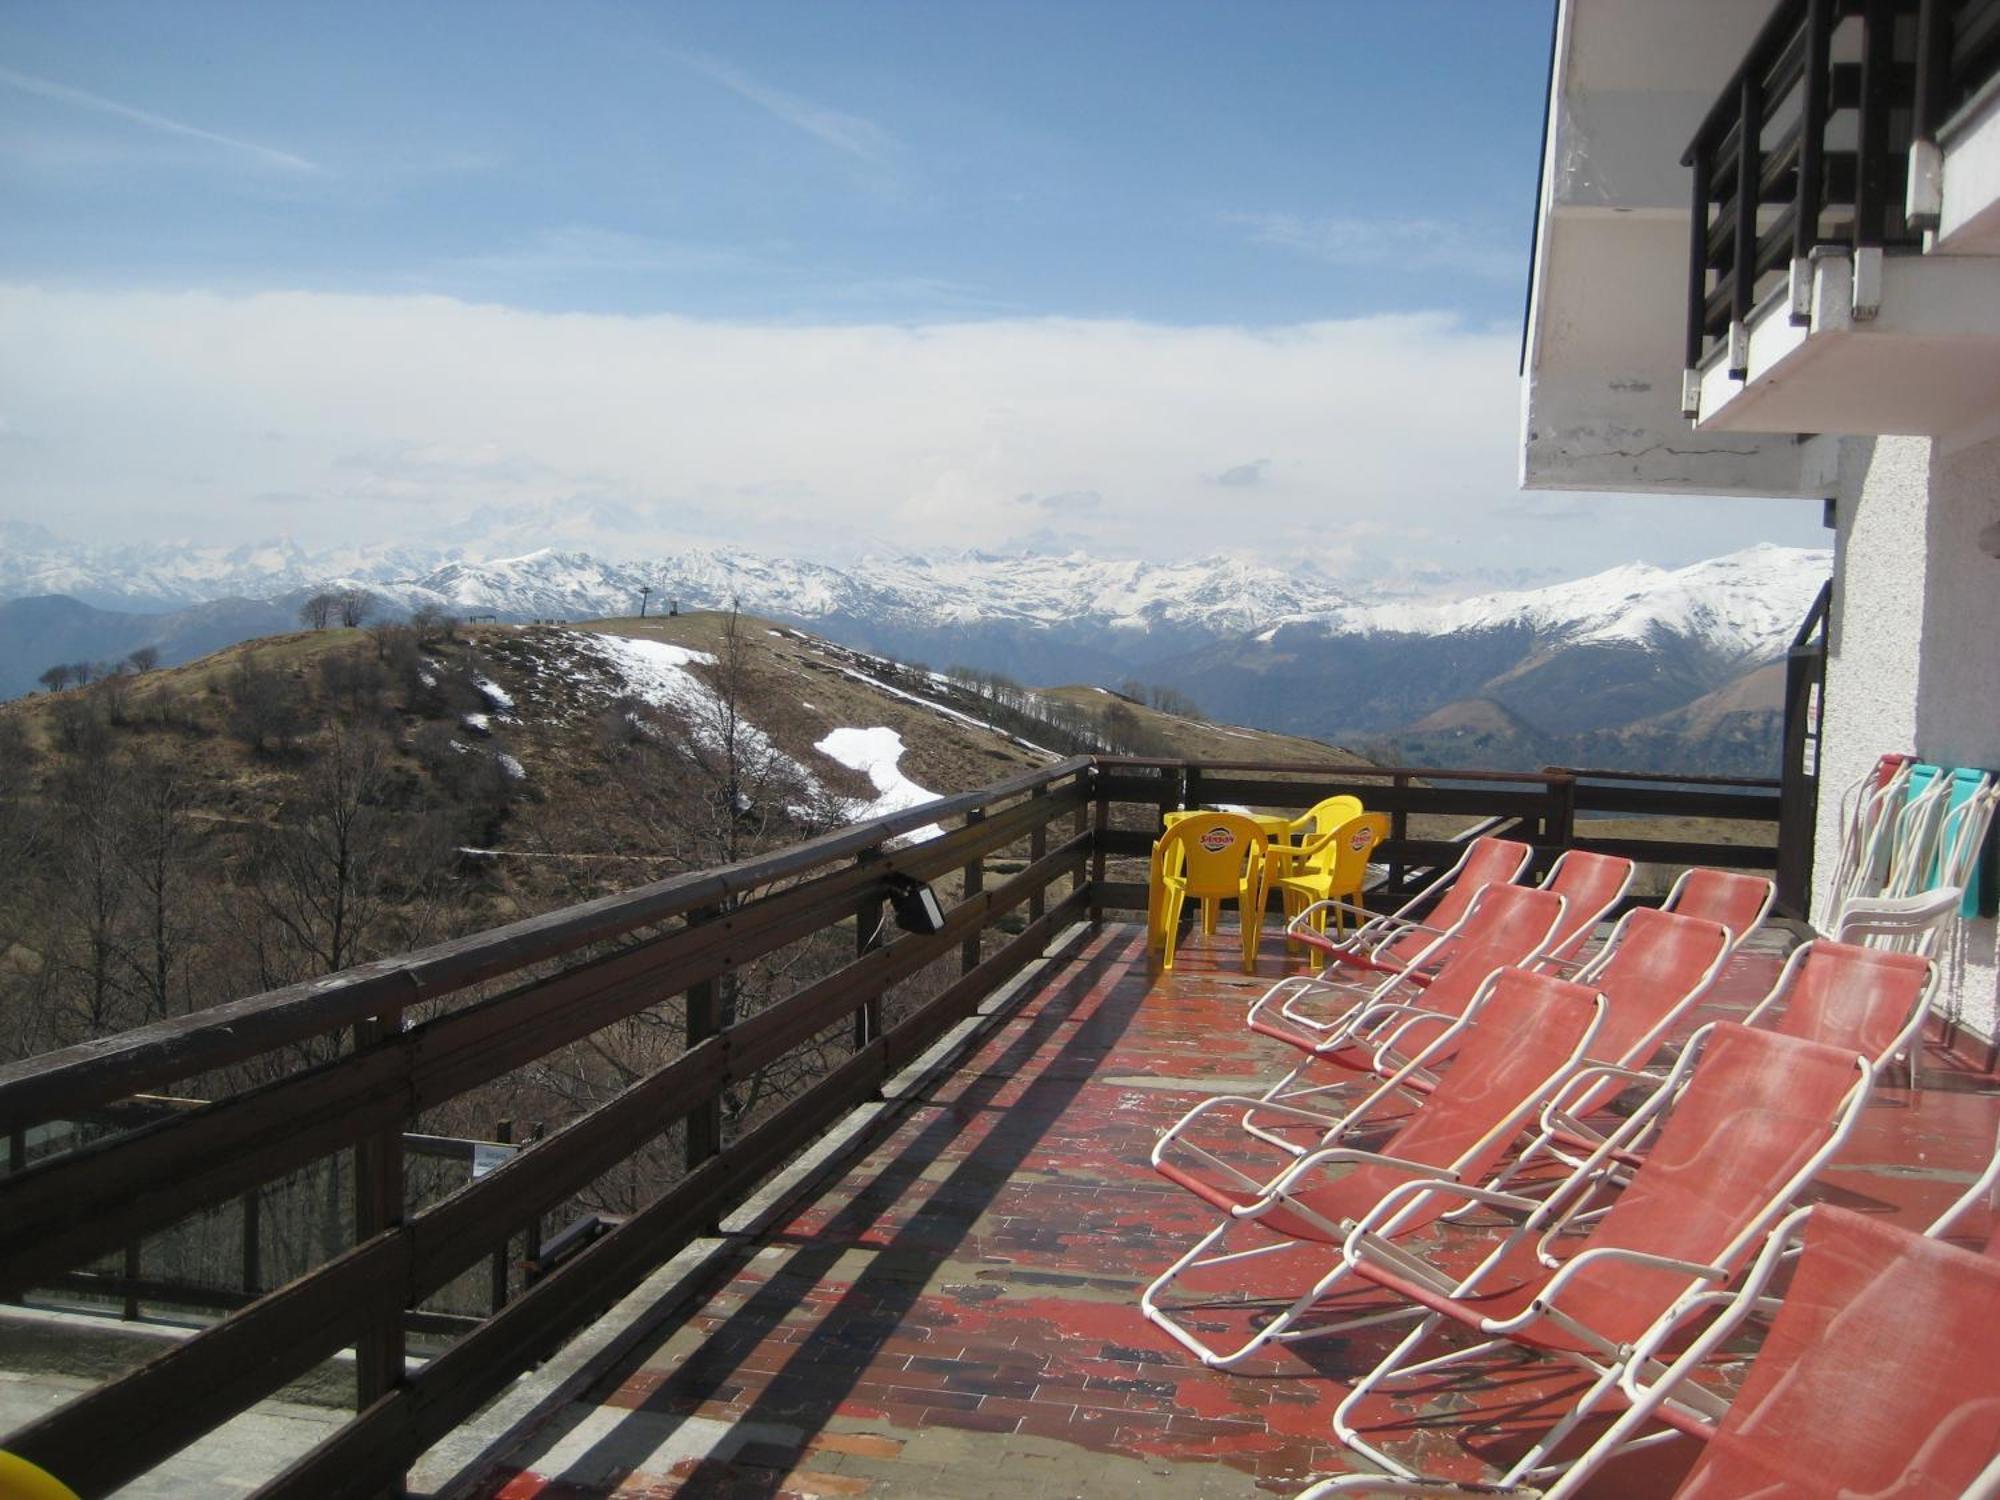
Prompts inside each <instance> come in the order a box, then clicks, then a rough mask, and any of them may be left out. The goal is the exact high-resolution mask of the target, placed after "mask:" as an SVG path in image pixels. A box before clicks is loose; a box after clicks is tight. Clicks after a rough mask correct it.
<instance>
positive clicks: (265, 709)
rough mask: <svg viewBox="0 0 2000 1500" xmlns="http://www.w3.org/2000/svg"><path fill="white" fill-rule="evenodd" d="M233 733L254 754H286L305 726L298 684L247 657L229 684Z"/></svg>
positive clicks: (231, 729)
mask: <svg viewBox="0 0 2000 1500" xmlns="http://www.w3.org/2000/svg"><path fill="white" fill-rule="evenodd" d="M228 692H229V732H230V733H231V734H232V735H234V736H235V737H236V738H237V739H240V740H241V741H243V743H244V744H246V745H248V746H250V748H251V749H253V750H262V751H270V750H282V749H284V748H285V747H286V746H288V745H289V744H290V743H291V742H292V741H293V740H294V739H296V738H297V737H298V735H299V733H300V731H301V730H302V729H303V727H304V723H305V705H304V703H303V702H302V701H301V694H300V693H299V691H298V689H297V686H296V684H294V683H293V682H292V681H291V680H290V679H288V678H287V677H285V676H284V674H283V673H281V672H279V671H278V670H277V669H275V668H273V667H269V666H266V665H265V664H264V663H263V662H261V661H259V660H258V659H257V658H256V657H255V656H245V657H244V658H243V661H242V663H241V665H239V666H238V667H237V669H236V671H235V672H234V674H232V675H231V677H230V678H229V681H228Z"/></svg>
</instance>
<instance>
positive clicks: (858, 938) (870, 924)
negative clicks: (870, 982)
mask: <svg viewBox="0 0 2000 1500" xmlns="http://www.w3.org/2000/svg"><path fill="white" fill-rule="evenodd" d="M881 856H882V851H881V850H880V849H879V848H875V849H864V850H862V851H861V853H860V854H859V855H857V856H856V857H855V863H857V864H863V865H865V864H869V863H871V862H872V861H874V860H877V859H880V858H881ZM881 946H882V893H881V891H880V890H879V889H877V888H876V887H874V886H870V887H868V890H867V892H866V893H865V894H864V895H863V896H862V898H861V900H860V901H859V902H858V903H857V904H856V906H855V908H854V956H855V957H856V958H857V959H860V958H865V957H867V956H868V955H869V954H870V953H873V952H874V951H875V950H876V949H877V948H879V947H881ZM881 1034H882V996H881V993H880V992H879V991H878V992H877V993H875V994H872V995H870V996H869V997H868V998H867V999H866V1000H863V1001H862V1002H861V1004H860V1005H859V1006H858V1007H857V1008H856V1009H855V1012H854V1050H855V1051H856V1052H859V1051H860V1050H861V1049H862V1048H863V1047H865V1046H867V1045H868V1044H869V1043H870V1042H872V1041H874V1040H875V1038H876V1037H878V1036H880V1035H881Z"/></svg>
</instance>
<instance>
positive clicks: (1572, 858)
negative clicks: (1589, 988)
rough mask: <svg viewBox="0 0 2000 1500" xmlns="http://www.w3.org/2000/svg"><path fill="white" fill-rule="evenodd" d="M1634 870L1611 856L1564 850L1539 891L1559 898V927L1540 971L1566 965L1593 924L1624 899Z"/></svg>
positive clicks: (1588, 937) (1622, 860)
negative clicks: (1561, 901) (1561, 964)
mask: <svg viewBox="0 0 2000 1500" xmlns="http://www.w3.org/2000/svg"><path fill="white" fill-rule="evenodd" d="M1637 868H1638V867H1637V866H1636V865H1634V864H1633V863H1632V861H1631V860H1629V859H1622V858H1620V857H1619V856H1617V855H1615V854H1592V853H1591V852H1590V851H1588V850H1586V849H1567V850H1564V851H1563V853H1562V855H1561V856H1560V857H1559V858H1558V859H1557V860H1556V862H1555V867H1554V868H1553V869H1551V870H1550V871H1549V876H1548V879H1546V880H1544V881H1543V882H1542V889H1543V890H1545V891H1554V892H1555V893H1556V894H1557V895H1558V896H1561V897H1562V898H1563V903H1564V904H1563V919H1562V925H1561V926H1560V927H1558V928H1557V929H1556V934H1555V939H1554V941H1552V942H1551V943H1550V944H1549V951H1548V956H1547V957H1546V958H1544V959H1543V960H1542V962H1543V965H1544V967H1546V966H1548V965H1550V964H1560V963H1567V962H1569V961H1570V960H1571V959H1572V958H1573V957H1574V956H1575V955H1576V954H1577V953H1579V952H1581V951H1582V949H1583V945H1584V944H1585V943H1586V942H1588V941H1589V939H1590V935H1591V933H1593V932H1595V931H1596V930H1597V924H1598V923H1599V922H1601V921H1603V920H1604V918H1605V917H1606V916H1607V915H1609V913H1610V911H1611V908H1612V907H1614V906H1616V905H1617V904H1618V903H1619V902H1620V901H1622V900H1623V899H1624V898H1625V892H1626V889H1627V888H1628V887H1629V886H1630V885H1631V884H1632V872H1633V871H1634V870H1636V869H1637Z"/></svg>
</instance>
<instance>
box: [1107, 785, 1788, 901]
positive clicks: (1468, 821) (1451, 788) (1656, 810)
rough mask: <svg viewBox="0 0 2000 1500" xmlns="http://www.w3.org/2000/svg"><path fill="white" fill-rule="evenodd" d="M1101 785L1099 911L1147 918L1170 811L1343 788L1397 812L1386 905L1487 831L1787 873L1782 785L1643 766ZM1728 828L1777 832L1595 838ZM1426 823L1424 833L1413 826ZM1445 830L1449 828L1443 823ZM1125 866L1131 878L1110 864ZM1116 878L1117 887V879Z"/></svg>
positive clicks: (1382, 856)
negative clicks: (1746, 839) (1162, 823)
mask: <svg viewBox="0 0 2000 1500" xmlns="http://www.w3.org/2000/svg"><path fill="white" fill-rule="evenodd" d="M1101 764H1102V766H1103V768H1104V773H1105V774H1104V776H1103V778H1102V779H1101V780H1100V782H1099V783H1098V796H1099V798H1100V804H1099V811H1098V815H1097V820H1096V822H1097V827H1098V829H1099V830H1100V836H1099V841H1098V844H1097V848H1096V851H1095V856H1094V858H1095V861H1096V864H1095V868H1094V872H1093V894H1092V897H1091V904H1092V906H1093V907H1094V908H1095V909H1097V910H1099V911H1104V910H1120V911H1143V910H1144V909H1145V906H1146V886H1145V871H1144V868H1143V865H1141V864H1140V863H1139V861H1141V860H1142V859H1143V858H1144V857H1145V856H1146V855H1147V854H1148V853H1149V852H1150V850H1151V848H1152V840H1153V838H1154V836H1155V835H1156V833H1157V831H1158V827H1159V823H1158V814H1159V812H1160V811H1161V810H1164V809H1167V808H1173V807H1188V806H1200V805H1219V804H1228V805H1240V806H1245V807H1259V808H1269V809H1272V810H1303V809H1304V808H1307V807H1309V806H1311V805H1312V804H1313V803H1314V802H1316V801H1318V800H1319V799H1320V798H1322V797H1329V796H1335V795H1338V794H1340V793H1342V792H1347V793H1351V794H1352V795H1354V796H1356V797H1359V798H1360V799H1361V801H1362V804H1363V805H1364V806H1366V807H1367V808H1368V809H1369V810H1370V811H1371V812H1386V813H1388V814H1389V822H1390V827H1389V838H1388V839H1387V841H1385V842H1384V843H1383V844H1382V845H1380V846H1379V848H1378V850H1377V851H1376V854H1375V856H1374V858H1375V860H1376V862H1377V863H1379V864H1381V865H1383V866H1385V867H1386V870H1387V875H1386V878H1385V879H1384V880H1383V881H1382V883H1381V884H1380V885H1378V886H1377V887H1375V888H1374V889H1373V890H1371V892H1370V901H1371V903H1372V904H1374V905H1375V906H1377V907H1388V906H1391V905H1393V904H1395V903H1397V902H1398V901H1401V900H1403V899H1405V898H1407V897H1408V896H1409V895H1411V894H1413V893H1414V892H1415V891H1417V890H1419V889H1421V888H1422V887H1423V886H1424V885H1425V884H1427V883H1428V882H1429V881H1430V880H1431V879H1432V877H1433V876H1434V875H1435V874H1436V872H1437V871H1438V870H1439V869H1440V868H1442V867H1445V866H1448V865H1450V864H1451V863H1453V862H1454V861H1455V860H1457V858H1458V857H1459V855H1460V854H1462V853H1463V852H1464V843H1465V840H1466V839H1468V838H1471V837H1473V836H1475V835H1478V834H1484V833H1490V834H1494V835H1497V836H1499V837H1502V838H1513V839H1519V840H1521V841H1522V842H1524V843H1528V844H1532V845H1534V847H1535V850H1536V867H1537V868H1538V869H1546V868H1547V867H1548V865H1550V864H1551V863H1553V862H1554V860H1555V857H1556V856H1557V855H1558V854H1560V853H1561V852H1562V851H1563V850H1565V849H1588V850H1594V851H1596V852H1599V853H1604V854H1619V855H1624V856H1626V857H1628V858H1631V859H1636V860H1640V861H1642V862H1646V863H1651V864H1659V865H1666V866H1676V867H1685V866H1688V865H1694V864H1707V865H1717V866H1724V867H1729V868H1736V869H1750V870H1770V869H1773V868H1774V867H1775V866H1776V864H1777V857H1778V856H1777V848H1776V838H1775V824H1776V822H1777V817H1778V807H1779V783H1778V782H1777V781H1775V780H1770V779H1763V778H1744V777H1724V776H1685V777H1683V776H1672V775H1664V774H1663V775H1653V774H1648V773H1643V772H1634V771H1602V770H1591V769H1580V770H1572V769H1568V768H1564V767H1551V768H1550V769H1548V770H1544V771H1477V770H1437V769H1434V768H1426V767H1415V766H1382V767H1372V766H1370V767H1361V766H1342V767H1338V768H1334V769H1329V768H1328V767H1325V766H1311V765H1273V764H1270V763H1268V762H1258V761H1201V762H1191V761H1173V760H1149V759H1139V758H1123V759H1117V760H1104V761H1102V762H1101ZM1611 818H1616V819H1619V820H1621V822H1623V821H1624V820H1634V819H1636V820H1641V826H1643V822H1644V821H1645V820H1655V819H1661V820H1665V819H1671V820H1685V819H1720V820H1726V821H1728V822H1730V823H1742V824H1769V825H1773V836H1772V837H1771V838H1770V839H1768V840H1764V841H1760V842H1750V843H1736V842H1724V841H1722V840H1719V839H1705V838H1699V837H1689V836H1686V835H1685V834H1684V833H1683V832H1681V831H1680V829H1679V828H1677V827H1672V826H1669V825H1665V824H1663V825H1662V826H1661V828H1660V830H1659V831H1658V832H1645V833H1637V834H1634V833H1631V832H1629V831H1628V832H1621V833H1617V834H1613V833H1610V832H1608V831H1605V832H1597V831H1593V830H1594V829H1596V828H1600V827H1601V826H1602V823H1603V820H1606V819H1611ZM1413 819H1417V820H1421V822H1422V823H1423V824H1424V825H1425V826H1424V827H1422V828H1419V827H1416V826H1415V825H1413V822H1412V820H1413ZM1439 824H1449V825H1450V828H1449V831H1446V829H1444V828H1441V827H1439V826H1438V825H1439ZM1111 860H1122V861H1124V868H1123V869H1122V870H1116V871H1113V870H1109V869H1108V867H1107V862H1108V861H1111ZM1112 874H1117V875H1119V876H1121V878H1118V879H1112V878H1110V876H1111V875H1112Z"/></svg>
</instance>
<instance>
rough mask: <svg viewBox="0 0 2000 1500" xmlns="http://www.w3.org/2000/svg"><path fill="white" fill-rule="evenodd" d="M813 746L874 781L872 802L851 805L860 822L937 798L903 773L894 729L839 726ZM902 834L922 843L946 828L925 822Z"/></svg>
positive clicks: (899, 743)
mask: <svg viewBox="0 0 2000 1500" xmlns="http://www.w3.org/2000/svg"><path fill="white" fill-rule="evenodd" d="M813 749H815V750H817V751H819V753H820V754H821V755H824V756H826V757H827V759H829V760H832V761H836V762H838V763H839V764H841V765H843V766H846V767H847V769H848V770H850V771H859V772H861V774H862V775H864V776H866V777H867V778H868V779H869V780H870V781H871V782H873V783H874V784H875V800H874V801H873V802H863V801H861V800H859V799H856V800H854V801H852V802H850V803H849V804H848V812H849V816H850V817H852V818H853V819H854V821H855V822H857V823H861V822H866V821H867V820H868V819H869V818H882V817H887V816H888V815H889V814H890V813H897V812H902V811H904V810H905V809H906V808H912V807H922V806H923V805H924V804H925V803H927V802H935V801H937V800H938V794H937V793H936V792H927V791H925V790H924V789H923V788H922V787H920V786H918V785H917V784H916V783H915V782H914V781H912V780H910V778H909V777H907V776H905V775H904V774H903V771H902V760H903V737H902V736H901V735H900V734H898V733H896V731H895V730H893V729H883V728H875V729H836V730H834V731H833V732H832V733H830V734H828V735H827V737H826V738H825V739H823V740H821V741H819V742H818V743H817V744H815V745H814V746H813ZM903 837H904V838H906V839H908V840H909V841H910V842H911V843H913V844H916V843H922V842H923V841H924V840H926V839H935V838H942V837H944V829H942V828H940V827H939V826H938V825H937V824H935V823H926V824H925V825H924V826H923V827H921V828H916V829H912V830H911V831H910V832H909V833H907V834H904V835H903Z"/></svg>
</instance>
